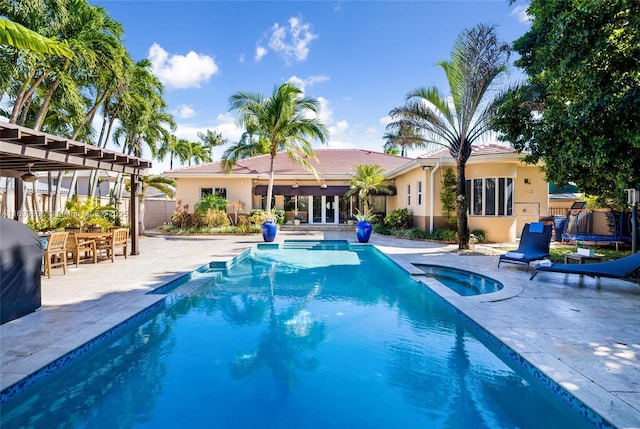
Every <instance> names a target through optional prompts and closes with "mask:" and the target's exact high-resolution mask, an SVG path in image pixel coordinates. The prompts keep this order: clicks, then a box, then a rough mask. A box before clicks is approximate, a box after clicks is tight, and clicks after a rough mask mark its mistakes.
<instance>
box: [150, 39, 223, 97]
mask: <svg viewBox="0 0 640 429" xmlns="http://www.w3.org/2000/svg"><path fill="white" fill-rule="evenodd" d="M149 59H150V60H151V64H152V70H153V73H154V74H155V75H156V76H158V78H159V79H160V81H161V82H162V83H164V84H165V85H167V86H168V87H171V88H179V89H183V88H199V87H200V85H201V84H202V83H203V82H207V81H208V80H209V78H211V76H213V75H214V74H217V73H218V72H219V68H218V66H217V64H216V63H215V61H214V60H213V58H211V57H209V56H207V55H202V54H197V53H195V52H193V51H190V52H189V53H188V54H187V55H171V56H170V55H169V53H168V52H167V51H165V50H164V49H163V48H162V47H161V46H160V45H158V44H157V43H154V44H153V45H152V46H151V48H149Z"/></svg>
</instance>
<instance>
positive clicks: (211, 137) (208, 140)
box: [198, 130, 227, 158]
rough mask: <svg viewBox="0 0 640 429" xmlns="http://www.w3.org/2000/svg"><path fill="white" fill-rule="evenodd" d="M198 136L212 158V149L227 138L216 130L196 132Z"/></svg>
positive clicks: (225, 141)
mask: <svg viewBox="0 0 640 429" xmlns="http://www.w3.org/2000/svg"><path fill="white" fill-rule="evenodd" d="M198 138H199V139H200V141H201V142H202V145H203V146H204V147H205V149H207V150H208V151H209V155H210V156H211V158H213V149H214V148H216V147H218V146H222V145H224V144H226V143H227V139H225V138H223V137H222V134H221V133H219V132H217V131H211V130H207V132H205V133H198Z"/></svg>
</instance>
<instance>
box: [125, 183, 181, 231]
mask: <svg viewBox="0 0 640 429" xmlns="http://www.w3.org/2000/svg"><path fill="white" fill-rule="evenodd" d="M138 182H139V183H140V192H139V193H138V203H139V204H138V207H139V209H140V214H139V216H138V228H139V231H140V233H141V234H144V209H145V207H144V198H145V196H146V194H147V189H149V188H154V189H157V190H159V191H160V192H162V193H163V194H165V195H166V196H168V197H169V198H173V196H174V194H175V191H174V187H175V186H176V182H175V180H173V179H169V178H168V177H164V176H154V175H149V176H138ZM126 189H127V190H128V191H131V181H130V180H128V181H127V182H126Z"/></svg>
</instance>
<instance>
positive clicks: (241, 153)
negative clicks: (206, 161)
mask: <svg viewBox="0 0 640 429" xmlns="http://www.w3.org/2000/svg"><path fill="white" fill-rule="evenodd" d="M245 126H246V131H245V132H244V133H242V137H241V138H240V141H239V142H237V143H234V144H233V145H231V146H230V147H228V148H227V150H225V151H224V153H223V154H222V158H221V161H220V164H221V166H222V169H223V170H224V171H225V172H226V173H231V169H232V168H233V166H234V165H236V164H237V163H238V161H240V160H241V159H245V158H251V157H254V156H258V155H266V154H268V153H269V144H268V143H269V142H267V141H266V140H265V139H264V138H262V137H260V136H258V139H257V140H255V139H254V136H255V135H256V134H257V133H258V126H257V125H256V124H255V123H252V122H249V123H248V124H246V125H245Z"/></svg>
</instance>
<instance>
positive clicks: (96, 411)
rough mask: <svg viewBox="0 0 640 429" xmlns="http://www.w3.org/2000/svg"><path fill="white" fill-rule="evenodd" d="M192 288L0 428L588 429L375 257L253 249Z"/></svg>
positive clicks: (174, 294) (82, 362) (341, 248)
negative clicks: (544, 427)
mask: <svg viewBox="0 0 640 429" xmlns="http://www.w3.org/2000/svg"><path fill="white" fill-rule="evenodd" d="M190 277H191V279H190V281H189V282H186V283H184V284H181V285H174V286H177V287H176V288H175V289H174V290H173V291H171V293H170V295H169V296H168V297H167V299H166V308H164V309H161V310H158V311H156V312H155V314H152V315H149V317H147V318H146V319H145V320H144V321H143V323H141V324H136V325H134V326H130V327H129V328H128V329H126V330H124V331H122V332H120V333H119V334H118V335H114V336H112V337H111V338H109V339H108V340H105V341H104V342H103V343H102V344H101V345H99V346H97V347H96V348H94V349H92V350H90V351H88V352H86V353H85V354H83V355H82V356H81V357H79V358H77V359H74V360H73V361H71V362H70V363H68V364H67V365H66V366H65V367H64V368H62V369H61V370H59V371H56V372H55V373H53V374H51V375H48V376H47V377H44V378H43V379H42V380H40V381H39V382H37V383H34V384H33V385H32V386H30V387H29V388H27V389H24V391H21V392H18V393H17V394H15V395H14V396H13V397H11V398H10V399H8V400H7V401H6V402H5V403H3V404H2V417H1V418H2V420H1V421H0V423H1V426H2V427H3V428H11V427H24V426H29V425H31V426H34V427H61V426H65V427H91V428H100V427H141V428H142V427H189V428H194V427H207V428H208V427H352V426H357V427H385V428H387V427H429V428H432V427H515V426H519V427H540V426H543V425H544V426H548V427H563V428H567V427H584V426H585V424H588V422H586V420H584V419H582V417H580V416H578V415H577V413H575V412H574V411H573V410H572V409H570V408H569V407H567V406H566V405H565V404H563V403H561V402H560V401H559V400H558V399H557V397H555V396H554V395H553V394H551V393H550V392H549V391H546V390H544V389H540V388H538V386H537V383H536V381H535V380H531V379H529V378H527V377H526V375H523V373H522V372H521V371H519V370H518V369H517V368H516V369H514V368H512V367H510V366H509V365H508V364H507V363H505V362H504V361H503V360H501V359H500V358H498V357H497V356H496V355H495V354H494V353H493V352H492V351H491V348H490V347H487V346H485V345H484V344H483V342H481V341H479V340H478V339H476V337H474V335H472V334H471V333H470V331H469V330H467V328H466V326H465V325H464V324H463V323H461V322H460V319H459V318H457V317H455V315H454V313H453V312H452V311H451V309H450V308H448V307H446V306H445V305H444V304H443V303H442V302H441V301H440V300H438V299H434V295H433V292H431V291H430V290H428V289H427V288H425V287H424V286H423V285H421V284H420V283H417V282H415V281H413V280H411V279H410V278H409V276H408V274H407V273H406V272H404V271H402V270H401V269H399V268H398V267H397V266H396V265H395V264H394V263H393V262H391V261H390V260H389V259H388V258H386V257H384V256H383V255H382V254H380V253H379V252H377V251H376V250H375V248H372V247H370V246H363V245H356V246H349V245H348V244H347V243H346V242H344V243H343V242H332V243H308V242H295V243H285V245H283V246H278V245H260V246H257V247H256V248H254V249H252V250H251V251H250V252H248V253H246V254H244V255H243V256H242V257H239V258H237V260H236V261H234V263H233V264H229V266H218V265H215V266H213V267H212V269H210V270H206V271H203V272H198V273H194V274H193V275H192V276H190ZM163 292H164V290H163Z"/></svg>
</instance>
